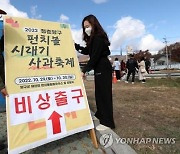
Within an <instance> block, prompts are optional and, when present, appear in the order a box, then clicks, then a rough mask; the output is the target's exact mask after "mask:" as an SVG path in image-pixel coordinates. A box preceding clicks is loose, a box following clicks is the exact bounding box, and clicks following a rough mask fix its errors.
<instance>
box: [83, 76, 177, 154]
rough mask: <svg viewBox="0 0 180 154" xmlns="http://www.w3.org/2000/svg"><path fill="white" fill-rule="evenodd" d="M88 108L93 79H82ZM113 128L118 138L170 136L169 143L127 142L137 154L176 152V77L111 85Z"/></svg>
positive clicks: (91, 107)
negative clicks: (114, 126) (170, 140)
mask: <svg viewBox="0 0 180 154" xmlns="http://www.w3.org/2000/svg"><path fill="white" fill-rule="evenodd" d="M84 84H85V87H86V92H87V97H88V101H89V105H90V109H91V110H92V111H94V112H95V111H96V105H95V98H94V81H84ZM113 107H114V119H115V123H116V128H115V129H114V131H115V132H116V133H117V134H118V135H119V136H120V137H121V138H140V139H143V138H151V139H153V138H155V139H156V140H157V139H160V138H165V139H166V138H170V139H172V140H174V141H175V143H173V142H171V143H170V144H165V143H164V142H163V144H162V142H160V143H153V142H150V143H147V144H146V143H145V144H144V143H142V144H129V145H130V146H131V147H132V148H133V149H134V150H135V151H136V152H137V153H138V154H178V153H180V80H179V79H177V80H171V79H148V80H147V83H146V84H142V83H139V82H138V81H136V82H135V84H134V85H132V84H131V83H128V84H126V83H124V82H123V81H121V82H117V83H116V84H113Z"/></svg>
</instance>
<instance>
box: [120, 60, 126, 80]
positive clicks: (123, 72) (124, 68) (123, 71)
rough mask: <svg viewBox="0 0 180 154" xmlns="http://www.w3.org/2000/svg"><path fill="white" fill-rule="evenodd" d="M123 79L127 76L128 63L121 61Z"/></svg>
mask: <svg viewBox="0 0 180 154" xmlns="http://www.w3.org/2000/svg"><path fill="white" fill-rule="evenodd" d="M120 65H121V79H123V78H124V76H125V74H126V63H125V62H124V61H123V60H121V64H120Z"/></svg>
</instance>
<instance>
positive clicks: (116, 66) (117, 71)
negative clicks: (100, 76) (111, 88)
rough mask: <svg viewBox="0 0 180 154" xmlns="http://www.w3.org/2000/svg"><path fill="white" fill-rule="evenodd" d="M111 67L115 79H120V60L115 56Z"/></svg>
mask: <svg viewBox="0 0 180 154" xmlns="http://www.w3.org/2000/svg"><path fill="white" fill-rule="evenodd" d="M113 68H114V71H115V73H116V79H117V81H120V78H121V76H120V62H119V60H118V58H117V57H116V58H115V61H114V62H113Z"/></svg>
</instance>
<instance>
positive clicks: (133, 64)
mask: <svg viewBox="0 0 180 154" xmlns="http://www.w3.org/2000/svg"><path fill="white" fill-rule="evenodd" d="M126 68H127V79H126V81H125V83H128V80H129V77H130V75H131V74H132V84H134V78H135V73H136V69H138V64H137V61H136V60H135V59H134V55H130V59H128V61H127V63H126Z"/></svg>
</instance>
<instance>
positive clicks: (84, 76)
mask: <svg viewBox="0 0 180 154" xmlns="http://www.w3.org/2000/svg"><path fill="white" fill-rule="evenodd" d="M81 76H82V79H83V80H85V79H86V75H85V74H84V73H83V72H81Z"/></svg>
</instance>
